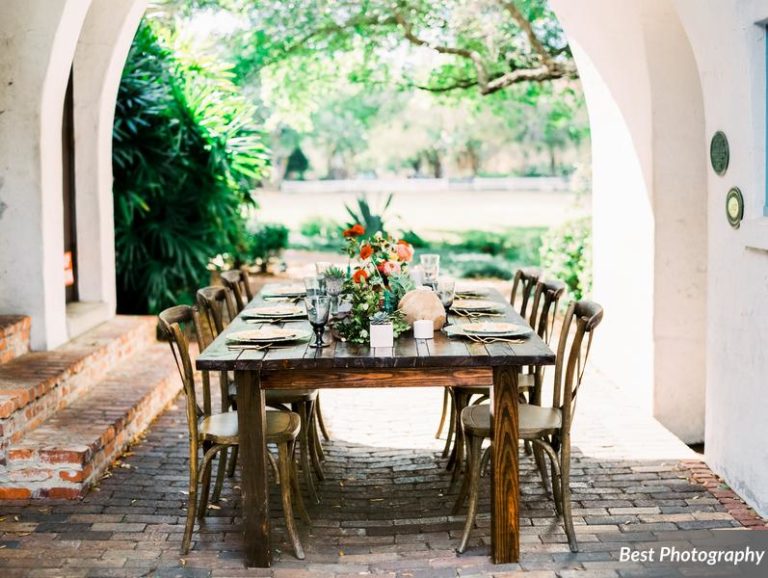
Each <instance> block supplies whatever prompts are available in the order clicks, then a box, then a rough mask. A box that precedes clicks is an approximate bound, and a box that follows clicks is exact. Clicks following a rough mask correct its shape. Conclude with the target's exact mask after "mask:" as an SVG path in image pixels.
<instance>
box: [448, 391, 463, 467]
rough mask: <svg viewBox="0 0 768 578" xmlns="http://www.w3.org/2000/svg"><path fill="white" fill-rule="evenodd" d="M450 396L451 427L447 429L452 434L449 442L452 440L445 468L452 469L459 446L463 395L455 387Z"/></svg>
mask: <svg viewBox="0 0 768 578" xmlns="http://www.w3.org/2000/svg"><path fill="white" fill-rule="evenodd" d="M451 398H452V399H453V410H452V412H451V417H452V420H451V421H452V424H451V425H453V427H452V428H450V429H449V430H448V432H449V433H450V434H452V436H451V437H452V439H449V440H448V441H449V442H453V445H452V447H451V455H450V456H448V463H447V464H446V466H445V469H447V470H452V469H453V468H454V466H455V465H456V453H457V452H458V447H459V433H460V432H461V410H463V409H464V398H465V395H464V394H463V393H461V392H460V391H459V390H457V389H451Z"/></svg>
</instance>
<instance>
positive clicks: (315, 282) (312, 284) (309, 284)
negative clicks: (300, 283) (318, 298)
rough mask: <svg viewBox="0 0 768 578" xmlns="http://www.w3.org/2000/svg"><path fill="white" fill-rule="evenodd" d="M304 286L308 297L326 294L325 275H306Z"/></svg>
mask: <svg viewBox="0 0 768 578" xmlns="http://www.w3.org/2000/svg"><path fill="white" fill-rule="evenodd" d="M304 288H305V289H306V290H307V297H311V296H313V295H325V277H304Z"/></svg>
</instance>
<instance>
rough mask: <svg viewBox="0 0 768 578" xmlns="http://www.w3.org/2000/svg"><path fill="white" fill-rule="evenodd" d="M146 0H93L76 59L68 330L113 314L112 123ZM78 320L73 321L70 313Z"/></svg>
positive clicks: (90, 323) (101, 319)
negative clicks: (72, 282)
mask: <svg viewBox="0 0 768 578" xmlns="http://www.w3.org/2000/svg"><path fill="white" fill-rule="evenodd" d="M146 5H147V0H93V1H92V3H91V7H90V10H89V11H88V16H87V18H86V20H85V24H84V26H83V30H82V33H81V34H80V40H79V42H78V44H77V51H76V53H75V60H74V80H73V87H74V103H75V115H74V116H75V190H76V197H75V198H76V220H77V247H78V293H79V296H80V301H81V302H82V303H80V304H77V305H76V306H75V307H74V308H70V319H69V320H70V333H76V332H80V331H83V330H85V329H87V328H88V327H89V326H92V325H95V324H96V323H99V322H101V321H104V320H105V319H108V318H110V317H112V316H113V315H114V314H115V308H116V302H117V300H116V296H115V235H114V214H113V198H112V127H113V124H114V117H115V99H116V98H117V92H118V88H119V86H120V79H121V76H122V72H123V68H124V66H125V60H126V57H127V55H128V51H129V50H130V47H131V43H132V41H133V37H134V35H135V33H136V28H137V27H138V25H139V22H140V21H141V17H142V15H143V14H144V11H145V9H146ZM72 309H74V310H75V311H79V313H80V315H79V316H78V317H80V319H79V320H78V321H77V322H75V321H74V319H73V317H75V315H73V313H74V311H72Z"/></svg>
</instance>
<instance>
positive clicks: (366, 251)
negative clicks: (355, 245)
mask: <svg viewBox="0 0 768 578" xmlns="http://www.w3.org/2000/svg"><path fill="white" fill-rule="evenodd" d="M371 255H373V247H371V246H370V245H368V244H365V245H363V246H362V247H361V248H360V258H361V259H367V258H368V257H370V256H371Z"/></svg>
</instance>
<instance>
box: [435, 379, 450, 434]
mask: <svg viewBox="0 0 768 578" xmlns="http://www.w3.org/2000/svg"><path fill="white" fill-rule="evenodd" d="M450 395H451V394H449V393H448V388H447V387H446V388H445V389H444V390H443V411H442V412H441V413H440V423H439V424H438V426H437V432H436V433H435V439H436V440H437V439H440V435H441V434H442V433H443V426H444V425H445V418H446V416H447V415H448V398H449V397H450Z"/></svg>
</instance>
